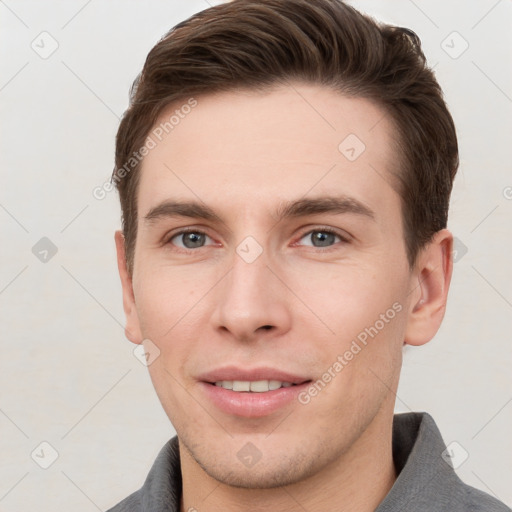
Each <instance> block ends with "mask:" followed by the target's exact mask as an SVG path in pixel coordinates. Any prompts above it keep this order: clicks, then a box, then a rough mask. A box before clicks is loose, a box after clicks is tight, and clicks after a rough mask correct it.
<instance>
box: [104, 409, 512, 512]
mask: <svg viewBox="0 0 512 512" xmlns="http://www.w3.org/2000/svg"><path fill="white" fill-rule="evenodd" d="M445 449H446V446H445V444H444V441H443V438H442V437H441V433H440V432H439V429H438V428H437V425H436V423H435V421H434V420H433V418H432V417H431V416H430V415H429V414H427V413H426V412H422V413H419V412H410V413H405V414H395V415H394V418H393V460H394V463H395V468H396V471H397V473H398V478H397V479H396V481H395V483H394V485H393V487H392V488H391V490H390V491H389V493H388V494H387V495H386V497H385V498H384V500H383V501H382V502H381V504H380V505H379V506H378V507H377V509H376V510H375V512H399V511H403V512H408V511H414V512H427V511H428V512H441V511H443V512H444V511H446V512H484V511H485V512H511V509H510V508H508V507H506V506H505V505H504V504H503V503H501V502H500V501H498V500H497V499H496V498H493V497H492V496H490V495H489V494H486V493H484V492H482V491H479V490H477V489H475V488H473V487H470V486H469V485H466V484H464V482H462V480H461V479H460V478H459V477H458V476H457V475H456V474H455V471H454V470H453V468H452V467H451V465H450V464H449V463H448V462H446V460H449V457H447V456H446V455H445V457H442V453H443V452H444V450H445ZM180 499H181V469H180V453H179V447H178V438H177V437H173V438H172V439H170V440H169V441H168V442H167V443H166V444H165V446H164V447H163V448H162V449H161V451H160V453H159V454H158V456H157V458H156V460H155V462H154V464H153V466H152V468H151V470H150V472H149V474H148V476H147V478H146V481H145V482H144V485H143V486H142V488H141V489H139V490H138V491H137V492H135V493H133V494H131V495H130V496H128V497H127V498H125V499H124V500H123V501H121V502H120V503H119V504H117V505H116V506H115V507H113V508H111V509H110V510H109V511H108V512H143V511H144V512H179V511H180Z"/></svg>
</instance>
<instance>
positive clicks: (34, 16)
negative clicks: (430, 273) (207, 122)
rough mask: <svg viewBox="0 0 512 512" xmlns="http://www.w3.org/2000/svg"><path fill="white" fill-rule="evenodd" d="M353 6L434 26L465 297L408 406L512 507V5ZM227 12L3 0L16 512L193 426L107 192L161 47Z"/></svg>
mask: <svg viewBox="0 0 512 512" xmlns="http://www.w3.org/2000/svg"><path fill="white" fill-rule="evenodd" d="M352 3H353V5H355V6H356V7H358V8H360V9H361V10H363V11H365V12H368V13H369V14H371V15H372V16H374V17H376V18H377V19H379V20H382V21H386V22H389V23H393V24H397V25H402V26H406V27H409V28H412V29H413V30H414V31H415V32H417V33H418V35H419V36H420V37H421V39H422V42H423V46H424V50H425V53H426V55H427V58H428V61H429V63H430V65H431V66H435V71H436V74H437V77H438V80H439V81H440V83H441V85H442V87H443V89H444V91H445V95H446V100H447V102H448V104H449V107H450V109H451V112H452V114H453V116H454V119H455V122H456V125H457V128H458V136H459V144H460V155H461V167H460V170H459V174H458V176H457V179H456V182H455V186H454V191H453V195H452V202H451V211H450V220H449V228H450V229H451V230H452V231H453V233H454V235H455V236H456V237H457V240H458V241H457V247H458V252H457V262H456V264H455V268H454V276H453V280H452V286H451V290H450V295H449V305H448V309H447V313H446V317H445V320H444V323H443V325H442V327H441V329H440V331H439V333H438V334H437V336H436V337H435V338H434V339H433V340H432V341H431V342H430V343H428V344H427V345H426V346H424V347H410V348H408V349H406V350H405V361H404V368H403V373H402V379H401V383H400V387H399V390H398V396H397V407H396V410H397V411H399V412H405V411H409V410H414V411H428V412H429V413H430V414H431V415H432V416H433V417H434V419H435V420H436V421H437V423H438V426H439V428H440V430H441V432H442V434H443V437H444V440H445V442H446V443H447V444H449V443H451V442H457V443H458V444H456V445H452V448H453V449H454V450H458V451H457V452H456V454H457V456H458V457H459V459H461V458H463V455H464V453H465V452H467V454H468V458H467V460H465V461H464V462H463V463H462V464H461V465H460V467H459V468H458V469H457V472H458V474H459V475H460V476H461V478H462V479H463V480H464V481H465V482H466V483H468V484H470V485H473V486H475V487H477V488H480V489H482V490H484V491H486V492H488V493H490V494H492V495H495V496H497V497H498V498H499V499H500V500H502V501H504V502H505V503H506V504H508V506H511V505H512V487H511V486H510V483H511V481H512V457H511V453H512V441H511V436H510V432H511V427H512V386H511V377H510V375H511V372H510V368H511V366H512V337H511V332H512V285H511V283H512V268H511V265H510V262H511V257H510V254H511V252H512V242H511V231H512V230H511V226H512V172H511V162H512V158H511V157H512V151H511V144H512V138H511V131H512V130H511V126H512V76H511V75H512V72H511V69H512V67H511V64H510V62H511V55H512V53H511V50H512V35H511V33H512V31H511V30H510V27H511V26H512V2H510V1H509V0H501V1H497V0H485V1H484V0H482V1H478V2H467V1H466V2H462V1H458V2H455V1H454V2H446V1H441V0H431V1H424V2H420V1H419V0H416V1H415V2H413V1H412V0H400V1H394V2H383V1H377V0H373V1H370V0H360V1H359V0H358V1H354V2H352ZM207 7H208V2H206V1H187V2H185V1H181V2H178V1H158V0H152V1H149V2H133V1H121V0H116V1H110V2H106V1H101V0H90V1H83V0H81V1H76V0H72V1H69V0H67V1H64V0H62V1H56V0H51V1H45V2H38V1H16V0H5V1H0V24H1V28H0V39H1V47H2V53H1V55H0V59H1V60H0V69H1V73H0V108H1V128H2V131H1V136H0V162H1V166H0V172H1V186H0V226H1V231H0V235H1V240H2V242H1V252H0V339H1V363H0V433H1V434H0V454H1V456H0V510H1V511H5V512H13V511H21V510H23V511H25V510H38V511H54V510H74V511H83V512H89V511H91V512H94V511H95V510H105V509H107V508H109V507H110V506H112V505H114V504H115V503H117V502H118V501H120V500H121V499H122V498H124V497H125V496H127V495H128V494H129V493H131V492H133V491H135V490H136V489H138V488H139V487H140V486H141V485H142V483H143V481H144V479H145V477H146V475H147V472H148V470H149V468H150V466H151V464H152V462H153V460H154V458H155V456H156V455H157V453H158V451H159V450H160V448H161V447H162V446H163V444H164V443H165V442H166V441H167V440H168V439H169V438H170V437H171V436H173V435H174V430H173V428H172V426H171V424H170V422H169V420H168V418H167V416H166V415H165V414H164V412H163V410H162V408H161V405H160V403H159V402H158V399H157V397H156V394H155V392H154V390H153V387H152V385H151V382H150V379H149V376H148V374H147V369H146V368H145V367H144V366H143V365H142V364H141V363H140V362H139V360H138V359H137V358H136V357H135V356H134V355H133V349H134V348H135V346H134V345H133V344H131V343H130V342H128V341H127V340H126V339H125V337H124V331H123V325H124V314H123V310H122V303H121V287H120V283H119V278H118V274H117V266H116V261H115V251H114V242H113V233H114V230H115V229H118V228H119V227H120V210H119V205H118V197H117V193H116V192H111V193H110V194H107V196H106V198H105V199H103V200H101V201H100V200H97V199H95V198H94V197H93V194H92V191H93V189H94V187H96V186H101V185H102V184H103V183H104V182H106V181H108V179H109V177H110V174H111V171H112V167H113V154H114V136H115V133H116V130H117V126H118V122H119V117H120V116H121V115H122V113H123V111H124V109H125V108H126V107H127V102H128V90H129V87H130V85H131V83H132V81H133V79H134V78H135V76H136V75H137V73H138V72H139V71H140V70H141V68H142V65H143V62H144V59H145V56H146V55H147V53H148V51H149V50H150V49H151V48H152V46H153V45H154V44H155V43H156V42H157V41H158V40H159V38H160V37H161V36H162V35H163V34H164V33H165V32H167V31H168V30H169V29H170V28H171V27H172V26H173V25H175V24H176V23H178V22H179V21H181V20H183V19H185V18H187V17H188V16H190V15H191V14H193V13H194V12H197V11H199V10H202V9H205V8H207ZM42 32H46V33H44V34H42V35H41V33H42ZM454 32H456V33H454ZM56 45H58V47H57V48H56V50H55V51H54V52H53V53H52V54H51V55H49V53H50V52H51V50H53V49H54V48H53V47H54V46H56ZM466 46H467V48H466ZM43 57H44V58H43ZM43 237H47V238H48V239H49V240H51V242H52V243H53V244H54V246H55V248H56V249H57V252H56V254H55V255H53V256H52V253H51V251H50V252H49V253H48V255H47V260H48V261H46V262H43V261H40V259H39V258H38V257H36V256H37V255H39V257H42V256H41V254H40V253H39V252H38V251H40V250H41V249H40V246H38V245H36V244H37V243H38V242H39V241H40V239H41V238H43ZM39 243H43V244H44V242H39ZM35 245H36V249H34V252H35V253H36V254H34V252H33V247H34V246H35ZM42 442H45V443H49V445H48V444H43V445H41V443H42ZM57 454H58V458H57V459H56V460H55V461H54V462H53V463H52V464H51V465H50V466H49V467H48V468H47V469H43V468H42V467H40V465H41V464H42V465H45V464H49V463H50V462H52V460H53V459H54V458H55V456H56V455H57Z"/></svg>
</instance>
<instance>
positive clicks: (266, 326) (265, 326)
mask: <svg viewBox="0 0 512 512" xmlns="http://www.w3.org/2000/svg"><path fill="white" fill-rule="evenodd" d="M261 328H262V329H265V330H267V331H268V330H269V329H272V326H271V325H263V326H262V327H261Z"/></svg>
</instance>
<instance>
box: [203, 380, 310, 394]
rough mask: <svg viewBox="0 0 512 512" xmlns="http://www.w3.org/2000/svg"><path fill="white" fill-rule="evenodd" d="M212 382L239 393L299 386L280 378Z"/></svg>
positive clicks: (261, 391)
mask: <svg viewBox="0 0 512 512" xmlns="http://www.w3.org/2000/svg"><path fill="white" fill-rule="evenodd" d="M305 382H309V381H305ZM210 384H213V385H215V386H217V387H222V388H224V389H230V390H232V391H235V392H237V393H266V392H268V391H274V390H276V389H280V388H290V387H292V386H297V384H294V383H292V382H283V381H280V380H253V381H249V380H219V381H217V382H211V383H210Z"/></svg>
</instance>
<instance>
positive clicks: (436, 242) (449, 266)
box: [404, 229, 453, 345]
mask: <svg viewBox="0 0 512 512" xmlns="http://www.w3.org/2000/svg"><path fill="white" fill-rule="evenodd" d="M452 246H453V235H452V234H451V233H450V231H448V230H447V229H443V230H441V231H438V232H437V233H436V234H435V236H434V238H433V240H432V242H430V243H429V244H428V245H427V246H426V247H425V248H424V249H423V250H422V251H421V253H420V254H419V255H418V262H417V266H416V270H415V272H414V278H413V281H412V288H411V295H413V296H414V300H413V301H412V303H411V307H410V311H409V315H408V320H407V329H406V333H405V338H404V342H405V344H408V345H423V344H425V343H427V342H429V341H430V340H431V339H432V338H433V337H434V336H435V334H436V332H437V331H438V330H439V327H440V326H441V322H442V320H443V318H444V313H445V310H446V301H447V297H448V290H449V287H450V281H451V277H452V270H453V256H452Z"/></svg>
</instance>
